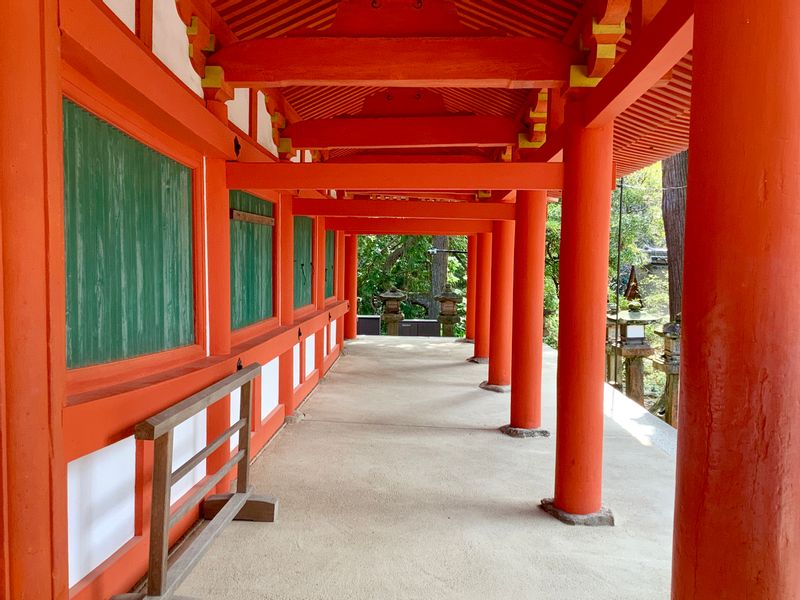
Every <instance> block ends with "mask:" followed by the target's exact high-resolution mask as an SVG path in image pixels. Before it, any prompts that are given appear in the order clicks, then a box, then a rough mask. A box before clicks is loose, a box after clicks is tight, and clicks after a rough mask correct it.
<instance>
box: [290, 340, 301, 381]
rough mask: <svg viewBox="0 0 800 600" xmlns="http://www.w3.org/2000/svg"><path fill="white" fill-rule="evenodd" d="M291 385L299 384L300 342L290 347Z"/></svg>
mask: <svg viewBox="0 0 800 600" xmlns="http://www.w3.org/2000/svg"><path fill="white" fill-rule="evenodd" d="M292 382H293V383H292V387H297V386H298V385H300V344H295V345H294V348H293V349H292Z"/></svg>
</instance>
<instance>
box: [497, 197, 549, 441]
mask: <svg viewBox="0 0 800 600" xmlns="http://www.w3.org/2000/svg"><path fill="white" fill-rule="evenodd" d="M546 225H547V193H546V192H544V191H536V192H530V191H522V190H520V191H519V192H517V214H516V230H515V232H514V331H513V334H512V336H511V344H512V345H511V356H512V358H511V361H512V364H511V422H510V425H509V426H508V427H507V428H505V429H504V431H505V432H506V433H508V434H509V435H514V436H518V437H533V436H536V435H543V436H546V435H549V434H548V432H547V431H543V430H540V429H539V427H541V425H542V332H543V328H544V242H545V227H546Z"/></svg>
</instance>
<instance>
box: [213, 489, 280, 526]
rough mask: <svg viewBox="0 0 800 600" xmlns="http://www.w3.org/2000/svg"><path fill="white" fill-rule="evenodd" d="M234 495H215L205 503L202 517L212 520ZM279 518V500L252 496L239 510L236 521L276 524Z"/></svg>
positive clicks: (234, 518)
mask: <svg viewBox="0 0 800 600" xmlns="http://www.w3.org/2000/svg"><path fill="white" fill-rule="evenodd" d="M231 496H233V494H215V495H213V496H209V497H208V498H206V499H205V501H204V502H203V508H202V515H203V518H204V519H208V520H211V519H213V518H214V517H215V516H217V513H218V512H219V511H220V510H221V509H222V507H223V506H225V504H226V503H227V502H228V500H230V498H231ZM277 516H278V499H277V498H275V497H274V496H250V498H248V500H247V502H245V503H244V506H242V508H240V509H239V512H238V513H236V516H235V517H233V520H234V521H259V522H262V523H274V522H275V519H276V518H277Z"/></svg>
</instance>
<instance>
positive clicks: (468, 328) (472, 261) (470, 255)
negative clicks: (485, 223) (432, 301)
mask: <svg viewBox="0 0 800 600" xmlns="http://www.w3.org/2000/svg"><path fill="white" fill-rule="evenodd" d="M477 251H478V237H477V235H476V234H473V235H471V236H469V237H468V238H467V319H466V324H465V327H464V329H465V331H464V337H466V339H467V340H471V341H474V340H475V290H476V288H477V283H478V282H477V281H476V280H477V278H478V276H477V272H478V264H477V262H478V257H477V256H476V254H477Z"/></svg>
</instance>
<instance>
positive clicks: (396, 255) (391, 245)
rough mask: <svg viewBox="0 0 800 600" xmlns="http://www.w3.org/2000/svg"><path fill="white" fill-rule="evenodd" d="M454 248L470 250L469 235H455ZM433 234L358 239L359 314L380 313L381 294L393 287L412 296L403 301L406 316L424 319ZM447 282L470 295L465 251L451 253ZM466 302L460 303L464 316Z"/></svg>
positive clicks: (452, 245)
mask: <svg viewBox="0 0 800 600" xmlns="http://www.w3.org/2000/svg"><path fill="white" fill-rule="evenodd" d="M449 248H450V250H461V251H466V249H467V238H466V237H465V236H451V237H450V238H449ZM430 249H431V236H429V235H422V236H410V235H361V236H359V238H358V294H359V304H358V313H359V314H362V315H370V314H379V313H380V300H379V299H378V296H379V295H380V294H381V293H382V292H385V291H386V290H388V289H389V288H391V287H392V286H394V287H396V288H398V289H399V290H401V291H403V292H404V293H406V294H407V295H408V300H406V301H405V302H403V303H402V310H403V315H404V316H405V317H406V318H407V319H424V318H426V316H427V312H428V311H427V303H429V302H430V301H431V297H430V292H431V253H430V252H429V251H430ZM447 256H448V260H447V282H448V284H450V287H451V288H452V290H453V291H454V292H455V293H457V294H460V295H461V296H463V297H466V293H467V269H466V266H467V259H466V255H465V254H457V253H451V254H448V255H447ZM465 311H466V303H465V302H462V303H461V304H460V305H459V313H460V314H461V316H462V323H461V329H460V330H458V329H457V331H456V333H457V334H463V317H464V315H465Z"/></svg>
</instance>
